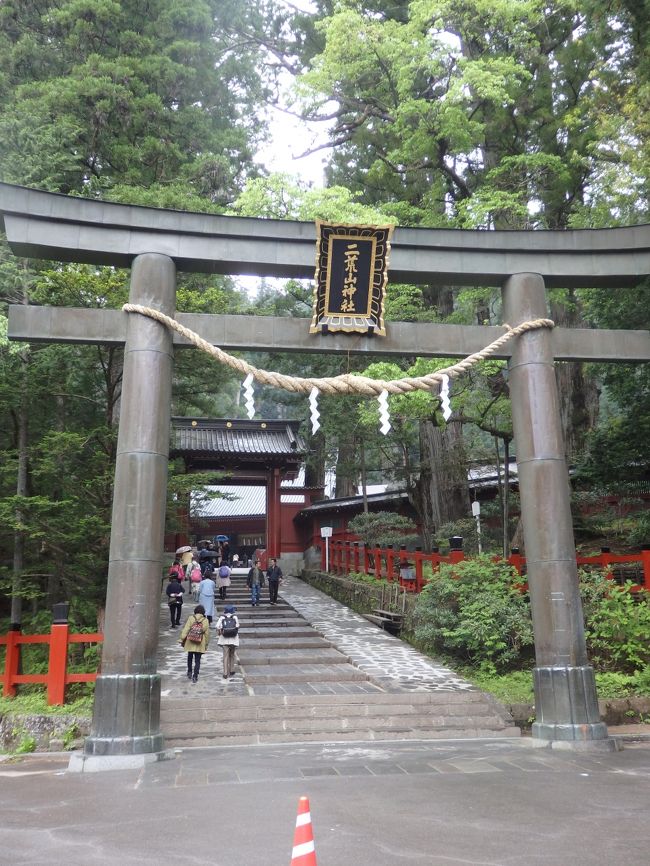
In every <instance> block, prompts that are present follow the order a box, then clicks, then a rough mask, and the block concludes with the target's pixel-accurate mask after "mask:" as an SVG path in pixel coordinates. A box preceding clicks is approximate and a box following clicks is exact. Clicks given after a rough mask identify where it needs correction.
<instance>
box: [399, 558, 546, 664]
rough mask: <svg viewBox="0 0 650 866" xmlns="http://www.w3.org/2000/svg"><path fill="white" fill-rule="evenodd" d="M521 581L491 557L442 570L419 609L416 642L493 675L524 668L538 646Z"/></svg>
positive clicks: (430, 582) (421, 601) (428, 584)
mask: <svg viewBox="0 0 650 866" xmlns="http://www.w3.org/2000/svg"><path fill="white" fill-rule="evenodd" d="M517 580H518V575H517V573H516V572H515V570H514V569H513V568H511V567H510V566H508V565H507V564H505V563H504V562H502V561H497V562H494V561H492V560H491V559H490V558H489V557H487V556H479V557H476V558H474V559H468V560H464V561H463V562H460V563H458V564H456V565H447V564H442V565H441V566H440V568H439V570H438V571H437V572H434V573H433V575H432V578H431V579H430V581H429V583H427V585H426V586H425V588H424V590H423V591H422V593H421V594H420V596H419V598H418V600H417V604H416V623H417V625H416V628H415V637H416V640H417V641H418V642H419V643H421V644H422V645H423V646H424V647H426V648H427V649H428V650H429V651H431V652H434V653H435V652H439V653H445V654H447V655H453V656H454V657H455V658H457V659H460V660H461V661H463V662H465V663H470V664H472V666H474V667H477V668H480V669H483V670H485V671H488V672H496V671H497V670H498V671H502V670H507V669H508V668H509V667H513V666H516V665H518V664H520V663H521V654H522V651H524V650H525V648H526V647H529V646H531V645H532V643H533V633H532V624H531V619H530V610H529V605H528V600H527V598H526V597H525V596H524V595H523V594H522V593H521V592H519V590H518V589H516V588H515V584H516V583H517Z"/></svg>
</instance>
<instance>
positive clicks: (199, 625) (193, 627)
mask: <svg viewBox="0 0 650 866" xmlns="http://www.w3.org/2000/svg"><path fill="white" fill-rule="evenodd" d="M179 643H180V645H181V646H182V647H183V648H184V649H185V652H186V653H187V678H188V680H192V682H193V683H195V682H196V681H197V680H198V678H199V671H200V670H201V656H202V655H203V653H204V652H206V650H207V648H208V644H209V643H210V623H209V622H208V618H207V616H206V615H205V608H204V607H203V605H202V604H197V606H196V607H195V608H194V613H192V614H190V615H189V616H188V618H187V620H186V622H185V625H184V626H183V630H182V631H181V637H180V641H179ZM192 666H193V667H192Z"/></svg>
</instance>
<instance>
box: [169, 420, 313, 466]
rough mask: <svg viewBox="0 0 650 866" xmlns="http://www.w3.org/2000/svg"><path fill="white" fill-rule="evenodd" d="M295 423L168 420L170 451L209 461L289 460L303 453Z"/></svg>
mask: <svg viewBox="0 0 650 866" xmlns="http://www.w3.org/2000/svg"><path fill="white" fill-rule="evenodd" d="M298 427H299V422H298V421H248V420H243V419H239V418H236V419H232V420H228V419H225V418H216V419H206V418H179V417H176V418H172V442H171V452H172V454H173V455H174V454H175V455H179V454H183V455H193V456H203V457H210V458H219V457H224V458H226V457H234V456H240V457H244V458H247V459H249V460H256V459H260V460H262V459H264V458H265V457H289V458H293V461H296V462H297V461H299V460H300V456H301V455H302V454H303V453H304V452H305V451H306V446H305V442H304V440H303V438H302V437H301V436H300V434H299V432H298Z"/></svg>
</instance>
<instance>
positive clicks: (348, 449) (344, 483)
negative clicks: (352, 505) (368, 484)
mask: <svg viewBox="0 0 650 866" xmlns="http://www.w3.org/2000/svg"><path fill="white" fill-rule="evenodd" d="M338 446H339V448H338V457H337V460H336V492H335V494H334V495H335V497H336V498H337V499H344V498H345V497H347V496H356V495H357V482H358V471H357V460H356V458H357V440H356V438H355V437H354V436H350V437H343V436H341V437H340V438H339V442H338Z"/></svg>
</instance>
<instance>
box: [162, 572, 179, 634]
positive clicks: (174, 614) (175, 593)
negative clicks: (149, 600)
mask: <svg viewBox="0 0 650 866" xmlns="http://www.w3.org/2000/svg"><path fill="white" fill-rule="evenodd" d="M165 592H166V593H167V603H168V604H169V616H170V617H171V621H172V624H171V627H172V628H176V626H177V625H180V624H181V611H182V609H183V587H182V586H181V583H180V581H179V579H178V577H177V576H176V575H175V574H170V575H169V583H168V584H167V589H166V590H165Z"/></svg>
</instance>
